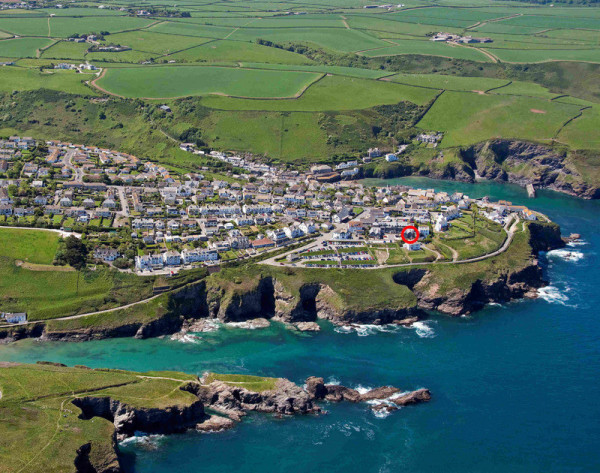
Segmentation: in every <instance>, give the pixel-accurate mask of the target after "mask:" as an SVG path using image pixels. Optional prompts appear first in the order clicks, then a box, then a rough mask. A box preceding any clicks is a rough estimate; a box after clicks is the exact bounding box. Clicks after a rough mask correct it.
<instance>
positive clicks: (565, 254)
mask: <svg viewBox="0 0 600 473" xmlns="http://www.w3.org/2000/svg"><path fill="white" fill-rule="evenodd" d="M547 256H548V258H550V259H551V258H560V259H562V260H564V261H572V262H577V261H579V260H581V259H583V257H584V255H583V253H582V252H581V251H573V250H565V249H561V250H552V251H549V252H548V253H547Z"/></svg>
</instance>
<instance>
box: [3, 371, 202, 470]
mask: <svg viewBox="0 0 600 473" xmlns="http://www.w3.org/2000/svg"><path fill="white" fill-rule="evenodd" d="M159 377H169V378H173V379H159ZM193 379H194V377H192V376H189V375H185V374H183V373H164V374H162V373H156V374H154V373H133V372H127V371H118V370H102V369H97V370H92V369H87V368H84V367H73V368H70V367H65V366H58V365H53V364H36V365H25V364H17V363H14V364H12V363H9V364H6V365H3V366H1V367H0V391H1V392H2V399H1V400H0V420H1V422H0V464H1V465H2V471H3V472H6V473H15V472H22V473H33V472H36V471H39V467H40V465H43V466H44V469H45V470H46V471H49V472H54V471H56V472H58V471H71V470H73V468H74V464H73V463H74V460H75V458H76V457H77V451H78V449H79V448H80V447H81V446H82V445H84V444H86V443H89V445H90V452H89V461H90V463H91V464H92V465H93V467H94V468H97V469H102V468H116V467H118V460H117V457H116V455H115V452H114V449H113V445H112V442H113V440H112V436H113V432H114V426H113V424H112V423H111V422H110V421H108V420H106V419H103V418H100V417H93V418H91V419H84V418H81V417H80V414H81V411H80V409H79V408H77V407H75V406H74V405H73V404H72V401H73V400H75V399H77V398H80V397H84V396H86V395H89V396H93V397H110V398H111V399H113V400H115V401H120V402H122V403H125V404H127V405H129V406H132V407H134V408H140V409H142V408H143V409H150V408H159V409H165V408H169V407H172V406H178V407H187V406H190V405H191V404H192V403H194V402H195V401H196V397H195V396H194V395H193V394H191V393H189V392H186V391H182V390H181V389H179V388H180V386H182V385H183V384H184V383H186V382H189V381H191V380H193Z"/></svg>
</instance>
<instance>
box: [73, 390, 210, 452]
mask: <svg viewBox="0 0 600 473" xmlns="http://www.w3.org/2000/svg"><path fill="white" fill-rule="evenodd" d="M73 404H74V405H75V406H77V407H79V408H80V409H81V412H82V414H81V418H84V419H91V418H92V417H102V418H103V419H106V420H108V421H110V422H112V423H113V424H114V426H115V438H116V440H118V441H119V440H123V439H125V438H128V437H131V436H133V434H134V433H135V432H136V431H141V432H146V433H149V434H171V433H177V432H184V431H186V430H188V429H191V428H194V427H195V426H196V424H198V423H199V422H202V420H204V418H205V417H206V414H205V413H204V405H203V404H202V402H201V401H200V400H198V401H195V402H193V403H192V404H191V405H189V406H183V407H180V406H172V407H167V408H164V409H156V408H137V407H132V406H130V405H128V404H124V403H122V402H121V401H118V400H114V399H111V398H110V397H93V396H87V397H82V398H77V399H74V400H73Z"/></svg>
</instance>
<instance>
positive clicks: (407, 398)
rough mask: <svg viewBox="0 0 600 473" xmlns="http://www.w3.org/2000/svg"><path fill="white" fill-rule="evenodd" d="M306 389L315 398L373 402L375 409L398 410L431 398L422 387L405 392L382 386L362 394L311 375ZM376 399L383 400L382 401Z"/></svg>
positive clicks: (331, 400)
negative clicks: (326, 382)
mask: <svg viewBox="0 0 600 473" xmlns="http://www.w3.org/2000/svg"><path fill="white" fill-rule="evenodd" d="M306 391H307V392H308V393H309V394H310V395H311V397H312V398H313V399H315V400H326V401H330V402H340V401H350V402H369V403H372V409H373V410H374V411H379V410H383V409H385V410H387V411H388V412H389V411H392V410H397V409H398V408H399V407H403V406H408V405H410V404H419V403H421V402H427V401H429V400H430V399H431V393H430V391H429V390H428V389H425V388H421V389H418V390H416V391H410V392H407V393H404V394H399V393H401V390H400V389H399V388H396V387H394V386H381V387H379V388H375V389H371V390H369V391H367V392H366V393H363V394H361V393H360V392H358V391H357V390H356V389H352V388H347V387H346V386H340V385H337V384H325V382H324V381H323V378H317V377H315V376H311V377H310V378H308V379H307V380H306ZM376 401H381V402H380V403H378V402H376Z"/></svg>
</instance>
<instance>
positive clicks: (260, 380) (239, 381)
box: [204, 373, 278, 393]
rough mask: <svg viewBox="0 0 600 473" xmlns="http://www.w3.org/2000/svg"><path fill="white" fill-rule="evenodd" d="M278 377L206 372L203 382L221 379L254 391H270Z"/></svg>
mask: <svg viewBox="0 0 600 473" xmlns="http://www.w3.org/2000/svg"><path fill="white" fill-rule="evenodd" d="M277 379H278V378H268V377H265V376H251V375H246V374H220V373H208V374H207V375H206V376H205V377H204V384H210V383H212V382H213V381H222V382H224V383H225V384H228V385H229V386H235V387H239V388H244V389H248V390H249V391H254V392H259V393H260V392H263V391H270V390H272V389H274V388H275V385H276V383H277Z"/></svg>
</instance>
